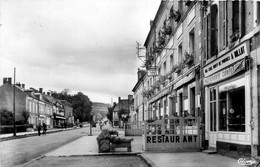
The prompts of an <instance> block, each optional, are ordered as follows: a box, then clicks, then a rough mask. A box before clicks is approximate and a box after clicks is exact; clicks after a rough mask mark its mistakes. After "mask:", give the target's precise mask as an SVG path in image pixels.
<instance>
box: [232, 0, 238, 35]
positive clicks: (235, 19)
mask: <svg viewBox="0 0 260 167" xmlns="http://www.w3.org/2000/svg"><path fill="white" fill-rule="evenodd" d="M232 8H233V11H232V16H233V19H232V31H233V34H235V33H237V32H239V1H237V0H236V1H233V2H232Z"/></svg>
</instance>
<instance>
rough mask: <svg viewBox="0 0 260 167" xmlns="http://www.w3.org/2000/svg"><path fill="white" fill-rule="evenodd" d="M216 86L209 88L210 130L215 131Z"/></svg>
mask: <svg viewBox="0 0 260 167" xmlns="http://www.w3.org/2000/svg"><path fill="white" fill-rule="evenodd" d="M216 92H217V91H216V88H211V89H210V102H209V103H210V113H209V115H210V131H216V124H217V123H216V121H217V119H216V117H217V116H216V114H217V113H216V110H217V108H216V107H217V105H216V104H217V93H216Z"/></svg>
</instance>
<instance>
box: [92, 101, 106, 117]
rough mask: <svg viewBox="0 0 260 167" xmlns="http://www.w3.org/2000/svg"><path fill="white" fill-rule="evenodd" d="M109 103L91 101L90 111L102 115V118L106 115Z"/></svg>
mask: <svg viewBox="0 0 260 167" xmlns="http://www.w3.org/2000/svg"><path fill="white" fill-rule="evenodd" d="M109 106H110V104H105V103H100V102H93V103H92V112H93V113H94V114H95V115H99V116H102V118H104V117H106V114H107V112H108V109H107V107H109Z"/></svg>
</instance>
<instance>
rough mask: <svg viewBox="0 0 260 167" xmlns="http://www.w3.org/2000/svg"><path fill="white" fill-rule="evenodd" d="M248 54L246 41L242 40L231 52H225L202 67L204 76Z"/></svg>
mask: <svg viewBox="0 0 260 167" xmlns="http://www.w3.org/2000/svg"><path fill="white" fill-rule="evenodd" d="M248 55H249V52H248V42H244V43H243V44H241V45H239V46H238V47H236V48H235V49H233V50H232V51H231V52H229V53H227V54H226V55H224V56H222V57H221V58H219V59H217V60H216V61H214V62H212V63H210V64H209V65H207V66H206V67H205V68H204V69H203V72H204V77H208V76H210V75H212V74H214V73H215V72H217V71H219V70H221V69H223V68H225V67H227V66H229V65H230V64H233V63H235V62H237V61H238V60H241V59H243V58H245V57H246V56H248Z"/></svg>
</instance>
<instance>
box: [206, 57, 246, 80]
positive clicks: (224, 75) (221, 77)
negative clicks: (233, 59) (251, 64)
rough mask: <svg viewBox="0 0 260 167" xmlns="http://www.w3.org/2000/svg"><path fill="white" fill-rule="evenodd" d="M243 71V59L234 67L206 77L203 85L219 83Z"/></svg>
mask: <svg viewBox="0 0 260 167" xmlns="http://www.w3.org/2000/svg"><path fill="white" fill-rule="evenodd" d="M244 69H245V59H243V60H240V61H239V62H237V63H235V64H234V65H232V66H230V67H228V68H226V69H224V70H221V71H220V72H218V73H216V74H214V75H212V76H210V77H207V78H205V79H204V85H210V84H213V83H216V82H219V81H221V80H224V79H226V78H229V77H231V76H233V75H235V74H236V73H238V72H240V71H242V70H244Z"/></svg>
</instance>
